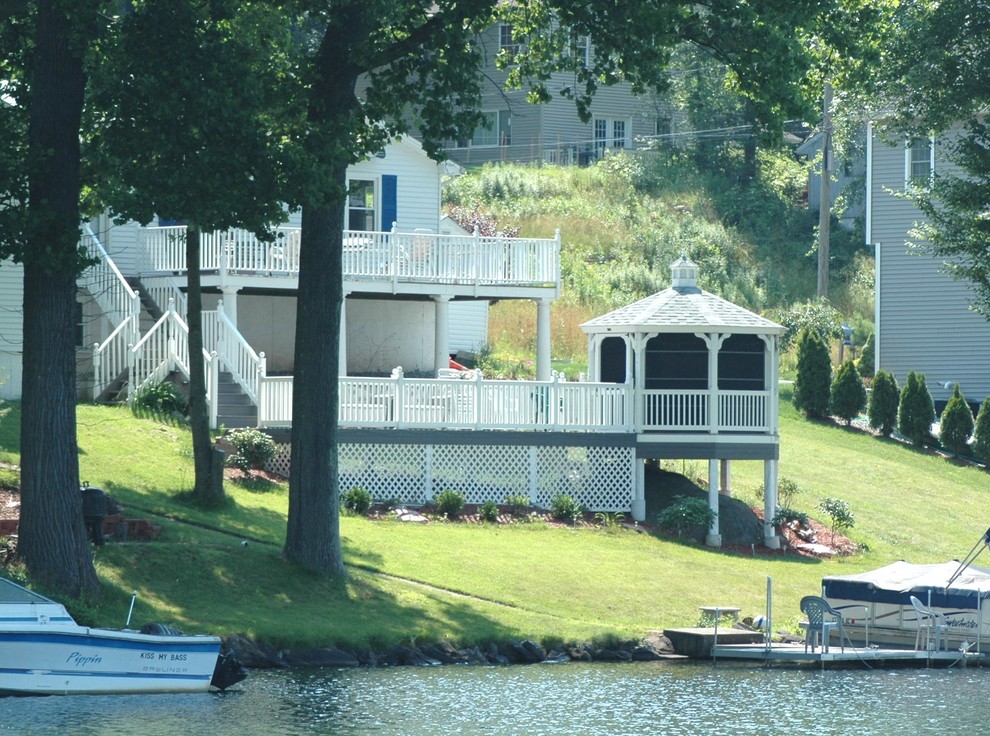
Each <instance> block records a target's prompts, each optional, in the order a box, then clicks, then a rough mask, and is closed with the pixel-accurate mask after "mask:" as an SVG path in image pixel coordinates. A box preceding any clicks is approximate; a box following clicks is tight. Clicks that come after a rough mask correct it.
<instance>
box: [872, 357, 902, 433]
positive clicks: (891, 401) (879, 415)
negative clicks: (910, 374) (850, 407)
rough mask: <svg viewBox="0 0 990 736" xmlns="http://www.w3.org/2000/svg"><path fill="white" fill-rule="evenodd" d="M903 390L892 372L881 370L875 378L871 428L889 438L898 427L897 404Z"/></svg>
mask: <svg viewBox="0 0 990 736" xmlns="http://www.w3.org/2000/svg"><path fill="white" fill-rule="evenodd" d="M900 393H901V390H900V388H899V387H898V386H897V379H896V378H894V374H893V373H891V372H890V371H884V370H879V371H877V375H876V376H875V377H874V378H873V386H872V390H871V391H870V406H869V409H868V416H869V420H870V426H871V427H873V429H875V430H878V431H879V432H880V434H881V435H883V436H884V437H889V436H890V433H891V432H893V431H894V428H895V427H896V426H897V404H898V401H899V399H900Z"/></svg>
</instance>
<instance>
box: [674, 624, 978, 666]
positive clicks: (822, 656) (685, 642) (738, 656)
mask: <svg viewBox="0 0 990 736" xmlns="http://www.w3.org/2000/svg"><path fill="white" fill-rule="evenodd" d="M663 633H664V635H665V636H666V637H667V638H668V639H670V641H671V644H673V646H674V649H675V651H677V652H678V653H679V654H686V655H688V656H690V657H695V658H700V659H713V660H715V661H716V662H717V661H718V660H722V659H734V660H748V661H751V662H760V663H763V664H765V665H766V666H772V665H774V664H782V665H793V666H818V667H822V668H824V667H855V666H857V665H862V666H867V667H885V666H902V667H903V666H906V667H951V666H958V667H965V666H968V665H970V664H974V665H986V664H988V661H987V657H986V655H985V654H982V653H979V652H973V651H967V652H963V651H960V650H959V649H950V650H948V651H945V650H939V651H926V650H915V649H913V648H907V647H890V646H887V647H882V646H877V645H873V646H869V647H866V646H862V647H860V646H849V645H847V646H846V647H844V648H843V647H841V646H839V645H838V644H837V643H833V644H832V645H830V646H829V648H828V651H825V650H823V648H822V647H820V646H819V647H816V648H815V649H814V650H812V649H811V648H808V649H807V650H806V649H805V646H804V644H803V643H781V642H771V643H767V642H765V641H764V635H763V634H762V632H758V631H740V630H739V629H732V628H726V629H722V628H720V629H718V630H717V631H716V630H715V629H714V628H693V629H667V630H665V631H664V632H663Z"/></svg>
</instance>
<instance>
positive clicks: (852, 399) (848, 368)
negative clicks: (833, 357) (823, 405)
mask: <svg viewBox="0 0 990 736" xmlns="http://www.w3.org/2000/svg"><path fill="white" fill-rule="evenodd" d="M865 407H866V386H864V385H863V379H862V378H861V377H860V375H859V371H858V370H857V369H856V364H855V363H854V362H853V361H851V360H847V361H846V362H845V363H843V364H842V365H841V366H839V370H838V371H836V373H835V380H833V381H832V386H831V391H830V395H829V410H830V411H831V413H832V414H833V416H837V417H839V418H840V419H843V420H845V422H846V424H847V425H849V424H852V420H853V419H855V418H856V417H857V416H859V413H860V412H861V411H862V410H863V409H864V408H865Z"/></svg>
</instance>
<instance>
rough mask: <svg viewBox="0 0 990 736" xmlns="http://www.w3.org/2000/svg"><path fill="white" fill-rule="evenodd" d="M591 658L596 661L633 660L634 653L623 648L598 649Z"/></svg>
mask: <svg viewBox="0 0 990 736" xmlns="http://www.w3.org/2000/svg"><path fill="white" fill-rule="evenodd" d="M591 658H592V659H594V660H595V661H596V662H631V661H632V654H630V653H629V652H625V651H623V650H621V649H598V650H597V651H595V652H593V653H592V655H591Z"/></svg>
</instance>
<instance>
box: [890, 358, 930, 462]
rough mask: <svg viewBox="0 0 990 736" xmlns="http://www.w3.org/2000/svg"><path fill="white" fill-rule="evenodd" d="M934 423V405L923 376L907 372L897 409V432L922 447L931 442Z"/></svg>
mask: <svg viewBox="0 0 990 736" xmlns="http://www.w3.org/2000/svg"><path fill="white" fill-rule="evenodd" d="M934 421H935V403H934V402H933V401H932V396H931V394H930V393H928V386H927V384H926V383H925V375H924V374H923V373H915V372H914V371H908V374H907V382H906V383H905V384H904V388H903V389H902V390H901V400H900V404H899V405H898V408H897V431H898V432H900V433H901V434H902V435H904V436H905V437H908V438H909V439H910V440H911V441H912V442H913V443H914V444H916V445H924V444H926V443H928V442H930V441H931V438H932V422H934Z"/></svg>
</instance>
